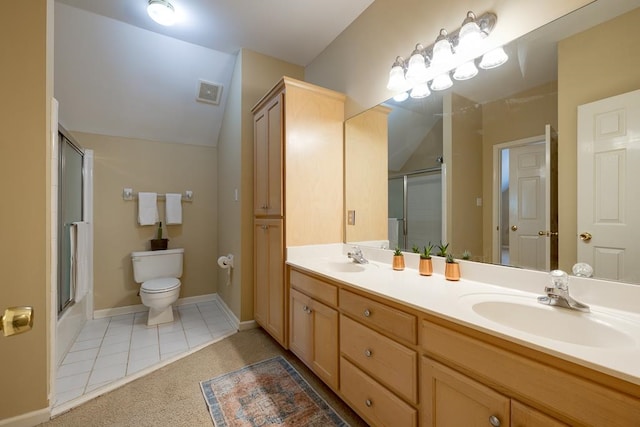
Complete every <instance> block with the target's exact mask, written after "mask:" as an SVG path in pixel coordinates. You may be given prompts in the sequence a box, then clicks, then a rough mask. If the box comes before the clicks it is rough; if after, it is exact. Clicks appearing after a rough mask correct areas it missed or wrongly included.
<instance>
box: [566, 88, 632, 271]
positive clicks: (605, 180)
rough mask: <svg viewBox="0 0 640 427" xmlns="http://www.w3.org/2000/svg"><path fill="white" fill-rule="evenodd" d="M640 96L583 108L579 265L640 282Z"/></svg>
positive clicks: (580, 122) (580, 125)
mask: <svg viewBox="0 0 640 427" xmlns="http://www.w3.org/2000/svg"><path fill="white" fill-rule="evenodd" d="M639 165H640V90H636V91H633V92H629V93H626V94H622V95H618V96H614V97H611V98H606V99H603V100H600V101H596V102H592V103H590V104H585V105H581V106H579V107H578V196H577V197H578V223H577V224H578V230H577V231H578V233H577V234H578V236H577V253H578V262H586V263H588V264H590V265H591V266H592V267H593V270H594V276H596V277H599V278H606V279H613V280H624V281H625V282H635V283H637V282H639V281H640V264H639V263H638V262H637V260H638V259H640V246H639V245H638V241H637V239H638V237H639V236H640V199H639V198H638V197H636V196H635V194H637V190H636V188H637V186H638V183H639V182H640V166H639Z"/></svg>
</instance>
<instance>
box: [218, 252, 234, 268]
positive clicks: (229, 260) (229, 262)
mask: <svg viewBox="0 0 640 427" xmlns="http://www.w3.org/2000/svg"><path fill="white" fill-rule="evenodd" d="M218 265H219V266H220V268H225V269H226V268H233V254H228V255H222V256H221V257H220V258H218Z"/></svg>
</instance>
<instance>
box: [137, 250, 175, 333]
mask: <svg viewBox="0 0 640 427" xmlns="http://www.w3.org/2000/svg"><path fill="white" fill-rule="evenodd" d="M183 255H184V249H168V250H164V251H144V252H132V253H131V261H132V262H133V278H134V280H135V281H136V283H141V284H142V286H140V298H141V299H142V304H144V305H145V306H147V307H149V319H148V320H147V325H149V326H153V325H157V324H159V323H167V322H173V307H172V304H173V303H174V302H176V301H177V300H178V296H179V295H180V280H179V279H178V278H179V277H180V276H182V258H183Z"/></svg>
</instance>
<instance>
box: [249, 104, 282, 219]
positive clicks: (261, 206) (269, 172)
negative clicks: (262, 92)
mask: <svg viewBox="0 0 640 427" xmlns="http://www.w3.org/2000/svg"><path fill="white" fill-rule="evenodd" d="M283 96H284V95H283V94H278V95H277V96H275V97H274V99H273V100H272V101H270V102H269V103H268V104H267V105H265V107H264V108H262V109H261V110H259V111H258V112H256V114H255V115H254V119H253V132H254V201H253V202H254V204H253V208H254V215H256V216H266V215H271V216H279V215H281V214H282V143H283V141H282V136H283V132H282V105H283V102H282V99H283V98H282V97H283Z"/></svg>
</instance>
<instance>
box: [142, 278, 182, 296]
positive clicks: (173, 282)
mask: <svg viewBox="0 0 640 427" xmlns="http://www.w3.org/2000/svg"><path fill="white" fill-rule="evenodd" d="M178 287H180V280H178V279H177V278H175V277H161V278H159V279H151V280H147V281H146V282H143V283H142V286H141V287H140V289H141V290H142V291H144V292H146V293H149V294H154V293H159V292H167V291H172V290H174V289H176V288H178Z"/></svg>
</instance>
